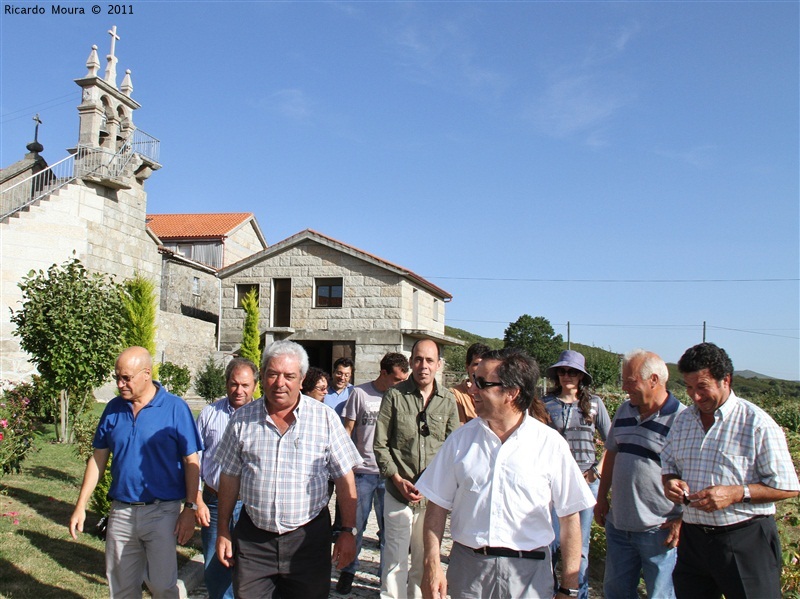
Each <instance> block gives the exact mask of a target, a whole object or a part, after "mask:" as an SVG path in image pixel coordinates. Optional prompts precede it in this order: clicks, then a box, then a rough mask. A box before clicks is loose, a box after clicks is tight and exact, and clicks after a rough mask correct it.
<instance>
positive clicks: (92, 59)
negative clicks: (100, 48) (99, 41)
mask: <svg viewBox="0 0 800 599" xmlns="http://www.w3.org/2000/svg"><path fill="white" fill-rule="evenodd" d="M86 68H87V69H89V72H88V73H86V76H87V77H97V71H98V70H99V69H100V59H99V58H98V57H97V46H96V45H94V46H92V51H91V52H90V53H89V58H87V59H86Z"/></svg>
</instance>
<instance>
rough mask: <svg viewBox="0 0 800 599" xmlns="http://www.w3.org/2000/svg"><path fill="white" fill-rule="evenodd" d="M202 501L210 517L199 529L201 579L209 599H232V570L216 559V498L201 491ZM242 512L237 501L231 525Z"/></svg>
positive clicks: (205, 491)
mask: <svg viewBox="0 0 800 599" xmlns="http://www.w3.org/2000/svg"><path fill="white" fill-rule="evenodd" d="M203 501H204V502H205V504H206V505H207V506H208V512H209V515H210V520H211V521H210V523H209V526H204V527H202V528H201V529H200V538H201V539H202V541H203V559H204V560H205V571H204V574H203V578H204V579H205V583H206V590H207V591H208V597H209V599H233V579H232V575H233V570H231V569H230V568H226V567H225V566H223V565H222V563H221V562H220V561H219V560H218V559H217V496H216V495H215V494H213V493H210V492H208V491H207V490H205V489H203ZM241 511H242V502H241V501H237V502H236V506H235V507H234V508H233V519H232V522H231V530H233V525H234V524H235V523H236V521H237V520H238V519H239V513H240V512H241Z"/></svg>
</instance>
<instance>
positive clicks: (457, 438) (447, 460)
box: [417, 414, 595, 551]
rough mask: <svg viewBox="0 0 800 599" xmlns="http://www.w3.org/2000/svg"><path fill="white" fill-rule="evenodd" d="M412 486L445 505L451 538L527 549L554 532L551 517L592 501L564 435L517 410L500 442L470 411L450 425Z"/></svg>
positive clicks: (546, 540)
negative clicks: (516, 420) (515, 423)
mask: <svg viewBox="0 0 800 599" xmlns="http://www.w3.org/2000/svg"><path fill="white" fill-rule="evenodd" d="M417 488H418V489H419V490H420V492H421V493H422V494H423V495H424V496H425V497H427V498H428V499H429V500H430V501H433V502H434V503H435V504H437V505H439V506H441V507H443V508H445V509H447V510H451V512H452V513H451V515H450V534H451V535H452V537H453V540H454V541H457V542H459V543H461V544H462V545H466V546H467V547H472V548H473V549H477V548H478V547H484V546H490V547H507V548H509V549H517V550H520V551H529V550H532V549H538V548H540V547H544V546H546V545H549V544H550V543H551V542H552V541H553V539H554V538H555V534H554V532H553V524H552V520H551V513H550V506H551V504H552V506H553V508H554V509H555V511H556V513H557V515H558V516H559V517H562V516H566V515H569V514H574V513H575V512H580V511H581V510H584V509H587V508H590V507H592V506H593V505H594V503H595V500H594V497H593V496H592V493H591V491H590V490H589V487H588V485H587V484H586V481H585V480H584V479H583V476H582V474H581V472H580V470H579V469H578V466H577V464H576V463H575V460H574V459H573V458H572V454H571V453H570V450H569V447H568V446H567V443H566V442H565V441H564V439H563V438H562V437H561V436H560V435H559V434H558V433H557V432H555V431H554V430H553V429H552V428H550V427H548V426H547V425H545V424H542V423H541V422H539V421H538V420H536V419H535V418H532V417H530V416H528V415H527V414H525V415H524V419H523V421H522V424H520V426H519V427H518V428H517V430H515V431H514V432H513V433H512V434H511V435H510V436H509V437H508V439H506V441H505V443H503V442H501V441H500V438H499V437H498V436H497V435H496V434H495V433H494V432H493V431H492V430H491V429H490V428H489V426H488V425H487V424H486V422H485V421H484V420H483V419H482V418H480V417H478V418H475V419H473V420H471V421H469V422H468V423H467V424H465V425H464V426H462V427H461V428H459V429H458V430H457V431H455V432H454V433H453V434H452V435H451V436H450V437H449V438H448V439H447V441H445V443H444V445H443V446H442V448H441V449H440V450H439V453H437V454H436V457H435V458H434V459H433V461H432V462H431V464H430V466H428V468H427V469H426V470H425V472H424V473H423V474H422V476H421V477H420V479H419V480H418V481H417Z"/></svg>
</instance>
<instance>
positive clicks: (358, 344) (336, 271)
mask: <svg viewBox="0 0 800 599" xmlns="http://www.w3.org/2000/svg"><path fill="white" fill-rule="evenodd" d="M219 277H220V282H221V297H222V311H221V319H220V320H221V327H220V328H221V332H220V349H221V350H223V351H235V350H236V349H237V348H238V346H239V344H240V343H241V331H242V327H243V325H244V310H243V309H242V308H241V307H239V305H238V300H239V296H240V295H241V294H242V293H243V292H244V291H245V290H246V289H247V288H249V287H250V286H255V287H256V288H257V289H258V295H259V309H260V330H261V332H262V335H263V336H264V342H265V344H266V343H269V342H271V341H273V340H277V339H291V340H293V341H297V342H298V343H301V344H302V345H304V346H306V349H308V350H309V355H310V356H311V360H312V365H318V366H320V367H322V368H325V369H326V370H330V368H331V364H330V363H328V362H330V361H332V360H333V359H335V356H336V352H337V351H339V352H340V353H341V352H342V351H343V352H344V354H345V355H351V357H352V358H353V359H354V361H355V363H356V376H355V382H356V383H361V382H365V381H369V380H372V379H374V378H375V377H376V376H377V374H378V371H379V368H378V364H379V363H380V359H381V358H382V357H383V355H384V354H385V353H386V352H389V351H401V352H405V353H406V354H408V353H409V352H410V350H411V346H412V345H413V343H414V341H415V340H416V339H418V338H420V337H432V338H434V339H436V340H438V341H439V342H440V343H459V342H458V341H457V340H454V339H449V338H447V337H445V335H444V303H445V301H447V300H449V299H450V296H449V295H448V294H447V292H445V291H443V290H441V289H438V288H437V287H435V286H434V285H431V284H430V283H428V282H427V281H425V280H424V279H421V278H420V277H417V276H416V275H414V274H413V273H411V272H410V271H407V270H405V269H403V268H401V267H398V266H396V265H393V264H390V263H388V262H385V261H383V260H381V259H379V258H376V257H375V256H372V255H370V254H368V253H366V252H362V251H361V250H357V249H356V248H353V247H351V246H348V245H346V244H343V243H341V242H338V241H336V240H333V239H331V238H329V237H326V236H324V235H321V234H319V233H316V232H314V231H304V232H302V233H299V234H297V235H294V236H292V237H290V238H289V239H287V240H284V241H282V242H279V243H278V244H275V245H273V246H272V247H271V248H269V249H267V250H265V251H263V252H259V253H258V254H255V255H253V256H251V257H250V258H247V259H245V260H242V261H241V262H239V263H237V264H235V265H233V266H231V267H229V268H226V269H222V270H221V271H220V272H219ZM279 281H290V283H289V285H290V292H289V293H288V297H287V294H284V295H283V296H282V297H279V294H278V293H276V289H277V288H278V282H279ZM330 283H336V284H340V285H341V298H342V299H341V306H336V307H328V306H320V305H318V298H317V290H318V286H319V285H320V284H330ZM284 284H285V283H284ZM287 301H288V306H285V307H284V308H281V307H280V306H279V305H278V304H279V303H281V302H284V303H286V302H287ZM284 311H286V312H288V321H280V319H279V318H278V315H280V314H282V313H284ZM319 348H321V350H320V352H319V353H316V351H315V350H317V349H319ZM315 356H317V362H318V363H317V364H314V362H315Z"/></svg>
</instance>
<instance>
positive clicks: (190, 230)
mask: <svg viewBox="0 0 800 599" xmlns="http://www.w3.org/2000/svg"><path fill="white" fill-rule="evenodd" d="M250 218H253V213H252V212H225V213H221V214H148V215H147V227H148V228H149V229H150V230H151V231H152V232H153V233H155V234H156V235H157V236H158V238H159V239H161V240H166V239H220V238H223V237H226V236H227V235H228V234H229V233H231V232H232V231H233V230H234V229H236V228H237V227H238V226H240V225H242V224H243V223H244V222H246V221H247V220H248V219H250Z"/></svg>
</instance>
